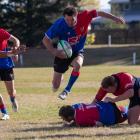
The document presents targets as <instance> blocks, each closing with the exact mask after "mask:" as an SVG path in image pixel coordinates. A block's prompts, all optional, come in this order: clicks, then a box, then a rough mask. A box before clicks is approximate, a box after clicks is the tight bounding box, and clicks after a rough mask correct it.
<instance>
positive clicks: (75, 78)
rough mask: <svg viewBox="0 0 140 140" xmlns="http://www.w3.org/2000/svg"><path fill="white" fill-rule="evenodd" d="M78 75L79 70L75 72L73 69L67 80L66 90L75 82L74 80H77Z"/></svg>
mask: <svg viewBox="0 0 140 140" xmlns="http://www.w3.org/2000/svg"><path fill="white" fill-rule="evenodd" d="M79 75H80V72H76V71H74V70H73V71H72V73H71V76H70V79H69V82H68V85H67V86H66V88H65V90H66V91H68V92H70V90H71V88H72V86H73V84H74V83H75V81H76V80H77V78H78V77H79Z"/></svg>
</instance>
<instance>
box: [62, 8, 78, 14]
mask: <svg viewBox="0 0 140 140" xmlns="http://www.w3.org/2000/svg"><path fill="white" fill-rule="evenodd" d="M76 13H77V10H76V8H75V7H73V6H68V7H66V8H65V9H64V11H63V16H65V15H68V16H73V15H75V14H76Z"/></svg>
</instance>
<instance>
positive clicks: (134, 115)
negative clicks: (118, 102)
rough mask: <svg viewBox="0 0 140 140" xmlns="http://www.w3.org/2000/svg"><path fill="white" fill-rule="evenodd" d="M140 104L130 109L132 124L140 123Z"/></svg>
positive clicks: (129, 115) (129, 116)
mask: <svg viewBox="0 0 140 140" xmlns="http://www.w3.org/2000/svg"><path fill="white" fill-rule="evenodd" d="M139 117H140V105H137V106H134V107H132V108H130V109H129V111H128V123H129V124H130V125H133V124H137V123H139Z"/></svg>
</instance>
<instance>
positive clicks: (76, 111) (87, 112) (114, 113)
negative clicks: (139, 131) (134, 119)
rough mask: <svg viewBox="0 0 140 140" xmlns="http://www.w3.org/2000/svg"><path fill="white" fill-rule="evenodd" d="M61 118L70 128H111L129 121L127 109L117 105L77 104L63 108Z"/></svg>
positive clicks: (60, 113) (102, 103) (101, 103)
mask: <svg viewBox="0 0 140 140" xmlns="http://www.w3.org/2000/svg"><path fill="white" fill-rule="evenodd" d="M59 116H60V117H61V118H62V119H63V120H64V121H65V122H66V123H67V124H68V126H104V125H105V126H110V125H114V124H118V123H122V122H124V121H125V120H126V119H127V109H126V108H125V107H122V106H121V107H117V106H116V104H115V103H105V102H102V101H100V102H98V103H96V104H84V103H80V104H75V105H72V106H70V105H66V106H62V107H61V108H60V110H59Z"/></svg>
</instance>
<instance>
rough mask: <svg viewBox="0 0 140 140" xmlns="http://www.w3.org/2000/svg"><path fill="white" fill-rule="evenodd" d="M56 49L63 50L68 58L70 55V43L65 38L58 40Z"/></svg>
mask: <svg viewBox="0 0 140 140" xmlns="http://www.w3.org/2000/svg"><path fill="white" fill-rule="evenodd" d="M57 49H58V50H63V51H64V53H65V54H66V56H67V58H70V57H71V56H72V48H71V45H70V44H69V43H68V42H67V41H66V40H59V42H58V44H57Z"/></svg>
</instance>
